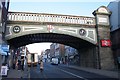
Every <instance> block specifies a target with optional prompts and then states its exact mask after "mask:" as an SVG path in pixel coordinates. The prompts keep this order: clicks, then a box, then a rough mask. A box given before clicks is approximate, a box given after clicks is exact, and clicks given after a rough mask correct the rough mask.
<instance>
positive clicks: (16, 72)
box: [3, 67, 30, 79]
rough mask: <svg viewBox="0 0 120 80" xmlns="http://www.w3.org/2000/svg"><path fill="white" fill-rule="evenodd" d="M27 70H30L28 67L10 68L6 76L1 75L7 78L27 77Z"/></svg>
mask: <svg viewBox="0 0 120 80" xmlns="http://www.w3.org/2000/svg"><path fill="white" fill-rule="evenodd" d="M29 71H30V70H29V68H28V67H26V68H24V71H22V70H17V69H13V68H11V69H9V71H8V75H7V77H3V78H8V79H9V78H21V77H22V78H29Z"/></svg>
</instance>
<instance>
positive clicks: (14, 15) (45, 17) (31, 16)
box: [8, 12, 95, 25]
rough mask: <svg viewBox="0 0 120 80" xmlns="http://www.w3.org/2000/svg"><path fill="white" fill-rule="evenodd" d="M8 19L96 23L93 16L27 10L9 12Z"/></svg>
mask: <svg viewBox="0 0 120 80" xmlns="http://www.w3.org/2000/svg"><path fill="white" fill-rule="evenodd" d="M8 21H28V22H53V23H68V24H84V25H95V19H94V18H93V17H83V16H71V15H58V14H44V13H25V12H9V13H8Z"/></svg>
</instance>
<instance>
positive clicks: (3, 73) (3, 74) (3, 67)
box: [1, 66, 8, 76]
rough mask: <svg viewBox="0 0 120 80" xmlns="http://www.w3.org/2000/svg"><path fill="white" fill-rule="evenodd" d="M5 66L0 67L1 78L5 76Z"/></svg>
mask: <svg viewBox="0 0 120 80" xmlns="http://www.w3.org/2000/svg"><path fill="white" fill-rule="evenodd" d="M7 70H8V68H7V66H1V75H2V76H7Z"/></svg>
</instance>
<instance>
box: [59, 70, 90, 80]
mask: <svg viewBox="0 0 120 80" xmlns="http://www.w3.org/2000/svg"><path fill="white" fill-rule="evenodd" d="M60 70H61V71H63V72H65V73H68V74H71V75H73V76H75V77H78V78H81V79H84V80H88V79H86V78H84V77H81V76H78V75H76V74H73V73H71V72H68V71H65V70H62V69H60Z"/></svg>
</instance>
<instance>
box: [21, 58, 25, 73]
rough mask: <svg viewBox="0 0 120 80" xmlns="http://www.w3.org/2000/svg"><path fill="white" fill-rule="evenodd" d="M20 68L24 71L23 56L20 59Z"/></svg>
mask: <svg viewBox="0 0 120 80" xmlns="http://www.w3.org/2000/svg"><path fill="white" fill-rule="evenodd" d="M21 69H22V70H23V71H24V58H22V59H21Z"/></svg>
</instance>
